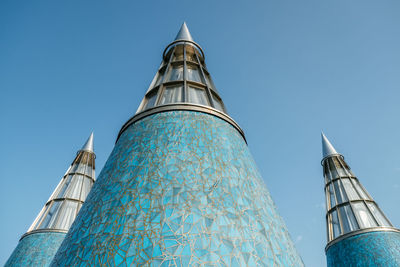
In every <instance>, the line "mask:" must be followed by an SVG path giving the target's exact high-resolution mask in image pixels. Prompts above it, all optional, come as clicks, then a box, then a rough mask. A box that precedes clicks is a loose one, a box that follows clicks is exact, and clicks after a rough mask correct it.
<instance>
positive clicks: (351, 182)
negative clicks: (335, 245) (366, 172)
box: [338, 160, 362, 229]
mask: <svg viewBox="0 0 400 267" xmlns="http://www.w3.org/2000/svg"><path fill="white" fill-rule="evenodd" d="M338 162H339V164H340V166H341V167H342V168H343V169H345V170H346V173H347V174H349V172H348V171H347V169H346V168H345V167H344V165H343V164H342V162H341V161H340V160H338ZM348 179H349V180H350V184H351V185H352V186H353V188H354V190H355V191H356V193H357V195H358V197H359V199H362V198H361V195H360V193H359V192H358V191H357V188H356V187H355V186H354V183H353V181H352V180H353V179H352V178H351V175H349V178H348ZM340 182H341V183H342V184H343V182H342V181H340ZM343 188H344V186H343ZM346 197H347V200H348V201H349V206H350V209H351V211H352V212H353V215H354V218H355V219H356V223H357V227H358V229H360V228H361V226H360V222H359V221H358V219H357V216H356V213H355V211H354V207H353V204H352V203H351V201H350V198H349V196H348V194H347V192H346Z"/></svg>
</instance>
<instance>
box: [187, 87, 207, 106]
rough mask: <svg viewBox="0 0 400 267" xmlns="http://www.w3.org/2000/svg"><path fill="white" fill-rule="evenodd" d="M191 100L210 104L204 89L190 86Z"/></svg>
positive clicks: (201, 103)
mask: <svg viewBox="0 0 400 267" xmlns="http://www.w3.org/2000/svg"><path fill="white" fill-rule="evenodd" d="M188 96H189V102H190V103H194V104H200V105H208V102H207V93H206V91H205V90H204V89H202V88H198V87H193V86H188Z"/></svg>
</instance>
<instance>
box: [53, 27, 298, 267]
mask: <svg viewBox="0 0 400 267" xmlns="http://www.w3.org/2000/svg"><path fill="white" fill-rule="evenodd" d="M52 265H53V266H81V265H88V266H89V265H90V266H100V265H107V266H117V265H118V266H125V265H128V266H143V265H144V266H189V265H217V266H246V265H248V266H256V265H264V266H303V263H302V260H301V259H300V257H299V255H298V254H297V252H296V249H295V247H294V245H293V243H292V241H291V239H290V237H289V234H288V232H287V230H286V227H285V225H284V222H283V220H282V218H281V217H280V216H279V215H278V213H277V211H276V208H275V206H274V204H273V201H272V200H271V197H270V195H269V193H268V191H267V189H266V188H265V186H264V184H263V182H262V178H261V176H260V174H259V172H258V170H257V167H256V165H255V162H254V160H253V159H252V156H251V155H250V152H249V149H248V147H247V145H246V142H245V138H244V134H243V131H242V130H241V129H240V127H239V126H238V125H237V124H236V123H235V122H234V121H233V119H232V118H230V117H229V116H228V115H227V113H226V110H225V108H224V104H223V102H222V100H221V98H220V96H219V94H218V92H217V90H216V88H215V86H214V84H213V82H212V80H211V77H210V74H209V72H208V70H207V67H206V65H205V62H204V53H203V50H202V49H201V47H200V46H199V45H198V44H197V43H195V42H194V41H193V38H192V37H191V35H190V33H189V31H188V29H187V26H186V24H183V26H182V28H181V30H180V31H179V33H178V35H177V37H176V40H175V41H173V42H172V43H171V44H169V45H168V46H167V47H166V49H165V51H164V53H163V60H162V63H161V66H160V68H159V70H158V72H157V74H156V75H155V77H154V79H153V81H152V83H151V85H150V88H149V89H148V91H147V93H146V95H145V98H144V99H143V101H142V103H141V105H140V107H139V109H138V111H137V113H136V115H135V116H133V117H132V118H131V119H130V120H129V121H128V122H127V123H126V124H125V125H124V126H123V127H122V129H121V131H120V133H119V135H118V138H117V141H116V145H115V147H114V150H113V151H112V153H111V155H110V157H109V159H108V160H107V162H106V164H105V166H104V168H103V170H102V171H101V173H100V176H99V178H98V179H97V182H96V184H95V185H94V187H93V190H92V193H91V194H90V196H89V197H88V199H87V201H86V203H85V205H84V206H83V207H82V211H81V213H80V214H79V215H78V218H77V220H76V223H75V224H74V225H73V226H72V227H71V230H70V231H69V232H68V234H67V237H66V238H65V240H64V242H63V244H62V245H61V247H60V249H59V251H58V252H57V255H56V256H55V258H54V261H53V262H52Z"/></svg>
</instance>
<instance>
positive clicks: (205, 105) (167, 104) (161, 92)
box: [118, 22, 244, 138]
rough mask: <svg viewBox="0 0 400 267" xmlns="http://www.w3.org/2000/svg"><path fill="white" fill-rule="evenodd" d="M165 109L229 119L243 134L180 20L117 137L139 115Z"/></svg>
mask: <svg viewBox="0 0 400 267" xmlns="http://www.w3.org/2000/svg"><path fill="white" fill-rule="evenodd" d="M168 110H191V111H197V112H204V113H208V114H212V115H214V116H216V117H220V118H221V119H223V120H225V121H227V122H229V123H230V124H231V125H232V126H233V127H235V128H236V129H237V130H238V131H239V132H240V134H241V135H242V136H243V137H244V133H243V131H242V129H241V128H240V126H239V125H238V124H237V123H236V122H235V121H234V120H233V119H232V118H231V117H230V116H229V115H228V113H227V110H226V108H225V105H224V103H223V101H222V98H221V96H220V95H219V92H218V90H217V88H216V87H215V85H214V82H213V81H212V78H211V75H210V72H209V71H208V69H207V67H206V64H205V56H204V52H203V50H202V48H201V47H200V45H199V44H197V43H196V42H194V41H193V38H192V36H191V34H190V32H189V29H188V27H187V25H186V23H185V22H184V23H183V24H182V26H181V28H180V29H179V32H178V34H177V35H176V38H175V40H174V41H173V42H171V43H170V44H169V45H167V47H166V48H165V50H164V52H163V57H162V62H161V65H160V68H159V69H158V71H157V73H156V75H155V76H154V78H153V81H152V82H151V84H150V86H149V88H148V90H147V92H146V94H145V96H144V98H143V100H142V102H141V104H140V105H139V108H138V110H137V112H136V114H135V116H133V117H132V118H131V119H130V120H129V121H128V122H126V123H125V125H124V126H123V127H122V129H121V130H120V132H119V134H118V138H119V136H120V135H121V134H122V133H123V132H124V131H125V129H127V127H129V125H131V124H132V123H134V122H135V121H137V120H139V119H141V118H142V117H143V116H149V115H151V114H155V113H160V112H166V111H168Z"/></svg>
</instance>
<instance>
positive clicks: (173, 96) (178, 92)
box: [160, 85, 183, 105]
mask: <svg viewBox="0 0 400 267" xmlns="http://www.w3.org/2000/svg"><path fill="white" fill-rule="evenodd" d="M182 88H183V87H182V85H177V86H168V87H166V88H165V90H164V92H163V95H162V97H161V100H160V105H162V104H169V103H177V102H181V101H182Z"/></svg>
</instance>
